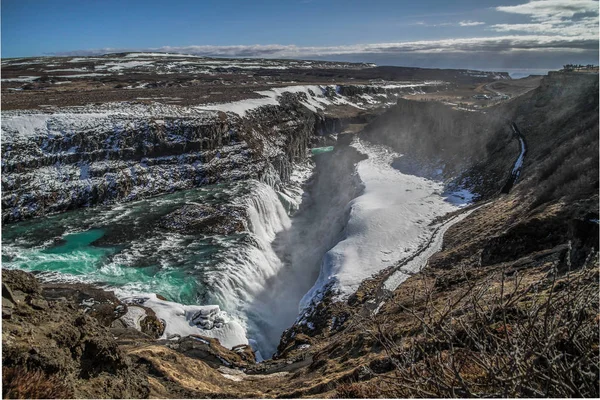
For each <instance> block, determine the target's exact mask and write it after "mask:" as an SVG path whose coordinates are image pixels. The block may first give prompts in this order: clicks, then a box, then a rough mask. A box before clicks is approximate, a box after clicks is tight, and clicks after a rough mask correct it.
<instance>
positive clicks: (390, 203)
mask: <svg viewBox="0 0 600 400" xmlns="http://www.w3.org/2000/svg"><path fill="white" fill-rule="evenodd" d="M352 145H353V146H354V147H355V148H356V149H357V150H358V151H360V152H361V153H363V154H365V155H367V156H368V158H367V159H365V160H363V161H360V162H359V163H358V164H357V172H358V175H359V177H360V179H361V180H362V182H363V184H364V192H363V194H362V195H361V196H359V197H357V198H356V199H354V200H353V201H352V202H351V203H350V205H349V207H350V217H349V221H348V224H347V227H346V230H345V234H344V238H343V240H341V241H340V242H339V243H338V244H337V245H336V246H335V247H333V248H332V249H331V250H330V251H328V252H327V254H326V255H325V257H324V258H323V261H322V264H321V272H320V275H319V278H318V280H317V282H316V283H315V285H314V286H313V288H312V289H311V290H310V291H309V292H308V293H307V294H306V295H305V296H304V298H303V299H302V302H301V304H300V310H304V309H306V308H308V307H310V305H311V303H313V302H316V301H319V299H320V298H321V297H322V295H323V294H325V293H326V292H327V291H329V290H331V291H333V293H335V294H336V298H337V299H338V300H344V299H346V298H347V297H348V296H350V295H351V294H352V293H354V292H355V291H356V290H357V289H358V287H359V285H360V283H361V282H362V281H363V280H365V279H366V278H369V277H371V276H373V275H375V274H377V273H378V272H380V271H381V270H383V269H385V268H387V267H389V266H391V265H393V264H394V263H395V262H396V261H399V260H402V259H404V258H407V257H409V256H411V255H414V253H415V252H417V251H418V250H419V249H420V248H421V247H422V246H423V244H424V243H426V242H428V241H429V240H430V238H431V237H432V235H433V234H434V233H435V231H436V229H437V226H436V225H430V223H431V222H432V221H433V220H434V219H435V218H436V217H439V216H442V215H444V214H446V213H448V212H451V211H454V210H457V209H458V208H459V207H460V206H462V205H463V204H464V202H465V201H467V200H463V202H462V203H460V202H457V201H456V200H457V199H458V197H456V198H452V200H453V201H447V200H446V199H445V198H444V197H443V195H442V193H443V183H442V182H435V181H432V180H428V179H426V178H422V177H418V176H414V175H406V174H403V173H401V172H400V171H398V170H396V169H394V168H393V167H392V166H391V164H392V162H393V160H394V158H395V157H397V156H398V154H395V153H394V152H392V151H391V150H390V149H389V148H386V147H384V146H378V145H372V144H368V143H366V142H363V141H360V140H355V141H354V142H353V144H352ZM457 203H458V204H457Z"/></svg>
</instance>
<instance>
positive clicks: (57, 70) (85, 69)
mask: <svg viewBox="0 0 600 400" xmlns="http://www.w3.org/2000/svg"><path fill="white" fill-rule="evenodd" d="M87 71H89V70H88V69H87V68H58V69H47V70H45V71H44V72H87Z"/></svg>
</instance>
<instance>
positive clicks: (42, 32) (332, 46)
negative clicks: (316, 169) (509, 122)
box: [1, 0, 598, 68]
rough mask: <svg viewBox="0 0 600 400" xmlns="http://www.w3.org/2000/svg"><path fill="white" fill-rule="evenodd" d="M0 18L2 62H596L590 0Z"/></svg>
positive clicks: (5, 8)
mask: <svg viewBox="0 0 600 400" xmlns="http://www.w3.org/2000/svg"><path fill="white" fill-rule="evenodd" d="M1 7H2V57H25V56H40V55H51V54H100V53H106V52H113V51H120V50H154V51H173V52H185V53H193V54H202V55H215V56H256V57H295V58H325V59H340V60H341V59H347V60H351V61H353V60H356V61H374V62H377V63H379V64H391V65H420V66H428V67H435V66H439V67H455V66H457V65H455V64H460V65H462V66H464V67H479V68H482V67H483V66H485V65H488V64H489V67H491V66H494V65H497V66H498V67H507V66H510V65H514V66H516V67H519V68H522V67H526V66H530V67H532V68H537V67H540V68H546V67H547V68H551V67H554V66H555V65H560V63H561V62H563V61H564V62H569V61H573V62H584V61H585V62H597V58H598V3H597V2H596V1H594V0H534V1H531V2H529V1H527V0H504V1H486V0H479V1H474V0H454V1H447V0H446V1H437V0H421V1H418V0H413V1H399V0H395V1H394V0H370V1H358V0H354V1H352V0H346V1H336V0H313V1H311V0H288V1H283V0H281V1H265V0H261V1H257V2H251V1H239V0H221V1H200V0H197V1H191V0H189V1H184V0H170V1H166V0H162V1H157V0H145V1H139V0H127V1H125V0H120V1H113V0H101V1H93V0H78V1H75V0H53V1H43V0H3V1H2V5H1ZM532 63H533V64H532ZM468 64H472V65H468Z"/></svg>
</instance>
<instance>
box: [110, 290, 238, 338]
mask: <svg viewBox="0 0 600 400" xmlns="http://www.w3.org/2000/svg"><path fill="white" fill-rule="evenodd" d="M121 300H122V301H124V302H125V303H129V304H139V305H143V306H144V307H148V308H151V309H152V311H154V312H155V313H156V316H157V317H158V318H159V319H161V320H162V321H163V322H164V323H165V331H164V333H163V335H162V336H161V339H173V338H177V337H183V336H188V335H201V336H207V337H212V338H216V339H219V342H220V343H221V345H223V346H224V347H227V348H229V349H231V348H232V347H234V346H237V345H238V344H248V339H247V338H246V331H245V330H244V328H243V327H242V325H241V324H240V323H239V322H237V321H235V320H233V319H228V316H227V315H226V314H225V313H224V312H222V311H221V310H220V308H219V306H216V305H211V306H196V305H183V304H179V303H175V302H172V301H166V300H161V299H159V298H158V297H156V295H155V294H147V295H138V296H132V297H124V298H122V299H121ZM129 310H132V311H131V313H132V314H131V315H129V314H130V311H129ZM139 310H141V312H143V315H144V316H145V315H146V313H145V310H143V309H142V308H141V307H135V306H131V305H130V306H129V307H128V312H127V314H126V315H125V317H127V318H125V317H123V318H125V319H126V321H128V323H131V324H135V327H136V328H138V329H139V321H141V319H143V316H142V315H141V312H140V311H139ZM128 315H129V316H128ZM203 326H204V327H205V328H203Z"/></svg>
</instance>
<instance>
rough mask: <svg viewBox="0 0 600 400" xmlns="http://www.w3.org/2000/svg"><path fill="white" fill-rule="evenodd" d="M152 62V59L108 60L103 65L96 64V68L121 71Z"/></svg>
mask: <svg viewBox="0 0 600 400" xmlns="http://www.w3.org/2000/svg"><path fill="white" fill-rule="evenodd" d="M152 64H154V62H153V61H127V62H108V63H105V64H104V65H97V66H96V69H99V70H105V69H107V68H108V71H121V70H123V69H128V68H136V67H143V66H146V65H152Z"/></svg>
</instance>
